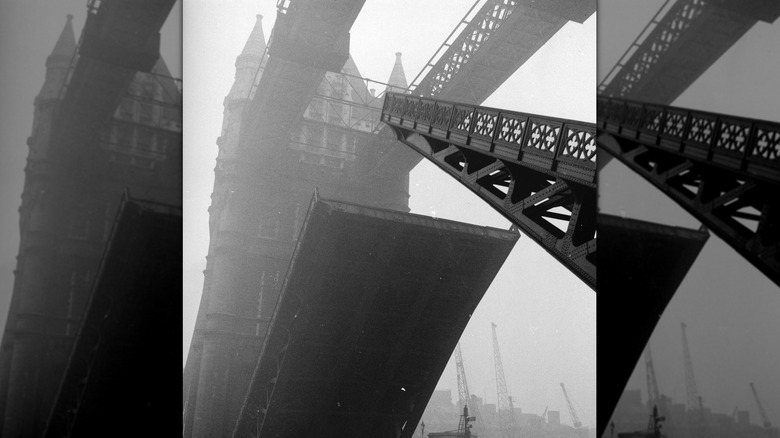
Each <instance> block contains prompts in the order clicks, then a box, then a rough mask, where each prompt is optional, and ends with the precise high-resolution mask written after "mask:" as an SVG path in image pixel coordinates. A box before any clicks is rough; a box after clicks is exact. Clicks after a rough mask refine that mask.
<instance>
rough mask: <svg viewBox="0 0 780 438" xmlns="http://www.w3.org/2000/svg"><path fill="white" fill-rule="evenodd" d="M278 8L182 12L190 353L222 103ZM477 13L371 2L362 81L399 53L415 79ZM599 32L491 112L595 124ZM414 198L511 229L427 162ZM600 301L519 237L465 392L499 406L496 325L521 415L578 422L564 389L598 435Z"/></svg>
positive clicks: (509, 89) (358, 27) (492, 298)
mask: <svg viewBox="0 0 780 438" xmlns="http://www.w3.org/2000/svg"><path fill="white" fill-rule="evenodd" d="M275 4H276V2H274V1H272V0H266V1H257V0H244V1H238V2H235V3H234V7H233V8H232V9H230V10H228V9H226V8H222V7H219V6H217V5H213V4H211V2H206V1H190V2H188V3H187V7H185V10H184V14H185V18H184V23H185V25H184V39H185V42H186V43H185V49H184V53H185V55H184V56H185V65H184V76H185V78H186V79H185V87H184V101H185V113H184V124H185V132H184V143H185V148H186V152H185V158H184V159H185V164H184V167H185V173H184V187H185V193H184V197H185V199H184V206H185V215H184V217H185V224H184V233H185V239H184V240H185V242H186V243H185V251H184V253H185V261H184V269H185V279H184V285H185V286H184V299H185V329H184V332H185V340H184V345H183V349H184V354H185V355H186V353H187V349H188V348H189V341H190V336H191V331H192V327H193V325H194V319H195V314H196V312H197V307H198V305H199V300H200V294H201V291H202V283H203V274H202V270H203V269H204V268H205V255H206V252H207V249H208V228H207V224H208V215H207V208H208V205H209V196H210V194H211V191H212V187H213V168H214V164H215V161H214V158H215V156H216V152H217V146H216V143H215V140H216V138H217V136H219V133H220V127H221V123H222V110H223V107H222V101H223V99H224V97H225V95H226V94H227V92H228V90H229V88H230V85H231V84H232V81H233V77H234V72H235V67H234V63H235V59H236V56H237V55H238V54H239V53H240V51H241V49H242V48H243V46H244V43H245V41H246V38H247V37H248V36H249V33H250V31H251V29H252V27H253V26H254V23H255V19H256V18H255V16H256V14H261V15H263V28H264V32H265V36H266V39H268V37H269V36H270V34H271V28H272V27H273V23H274V21H275V18H276V12H275ZM472 4H473V1H471V0H461V1H458V2H454V1H451V0H435V1H429V2H425V4H420V2H412V1H402V2H394V3H392V4H389V3H387V2H384V3H383V2H366V5H365V6H364V7H363V9H362V11H361V13H360V15H359V16H358V18H357V20H356V22H355V24H354V26H353V27H352V29H351V38H350V43H351V47H350V52H351V54H352V57H353V59H354V61H355V63H356V64H357V66H358V68H359V69H360V71H361V74H362V76H363V77H366V78H370V79H374V80H378V81H381V82H385V81H387V78H388V77H389V75H390V71H391V69H392V66H393V62H394V60H395V52H402V54H403V56H402V60H403V64H404V68H405V73H406V77H407V79H408V80H409V81H411V80H412V79H413V78H414V77H415V76H416V74H417V72H418V71H419V70H421V69H422V67H423V66H424V65H425V63H426V62H427V61H428V59H429V58H430V56H431V55H432V54H433V53H434V52H435V50H436V49H438V47H439V46H440V45H441V44H442V43H443V42H444V39H445V38H446V37H447V35H449V33H450V32H451V31H452V29H453V28H454V27H455V25H456V24H457V23H458V22H459V21H460V20H461V19H462V17H463V15H464V14H465V13H466V11H467V10H468V9H469V8H470V7H471V5H472ZM595 30H596V17H595V14H594V16H592V17H590V18H589V19H588V20H587V21H586V22H585V23H584V24H577V23H568V24H567V25H566V26H564V28H563V29H562V30H561V31H559V32H558V34H556V35H555V36H554V37H553V38H552V39H551V40H550V42H548V44H547V45H545V47H543V48H542V49H541V50H540V51H539V52H538V53H536V54H535V55H534V57H533V58H532V59H531V60H530V61H529V62H528V63H526V64H525V65H524V66H522V67H521V68H520V70H519V71H518V72H517V73H516V74H515V75H514V76H513V77H512V78H511V79H510V80H509V81H507V83H505V84H504V86H502V87H501V88H500V89H499V90H498V91H497V92H496V93H494V95H493V96H491V97H490V98H489V99H488V100H487V101H486V102H485V103H484V105H485V106H493V107H499V108H507V109H512V110H517V111H524V112H530V113H537V114H542V115H548V116H556V117H563V118H569V119H575V120H581V121H586V122H595V95H594V93H593V84H594V83H595V81H596V71H595ZM191 50H192V51H191ZM193 52H195V53H196V55H191V53H193ZM410 192H411V193H410V194H411V200H410V207H411V209H412V212H414V213H420V214H426V215H435V216H437V217H444V218H449V219H455V220H460V221H465V222H471V223H477V224H481V225H491V226H497V227H500V228H508V227H509V222H508V221H507V220H505V219H503V218H502V217H501V216H500V215H499V214H498V213H496V212H494V211H493V210H492V209H491V208H490V207H488V206H487V205H486V204H484V202H483V201H481V200H479V199H478V198H476V196H475V195H473V194H472V193H471V192H470V191H468V190H467V189H465V188H464V187H462V186H460V184H459V183H457V182H456V181H454V180H452V179H451V178H450V177H449V176H447V175H445V174H443V173H442V172H441V171H440V170H439V169H438V168H435V167H434V166H433V165H432V164H429V163H427V162H425V161H424V162H422V163H421V164H420V165H418V166H417V168H415V169H414V170H413V171H412V174H411V181H410ZM595 298H596V297H595V293H594V292H593V291H592V290H591V289H590V288H588V287H587V286H585V285H584V284H583V283H581V282H580V281H579V280H578V279H577V278H576V277H574V275H572V274H570V273H569V271H568V270H566V269H565V268H564V267H563V266H561V265H559V263H558V262H557V261H555V260H554V259H553V258H552V257H551V256H549V255H548V254H547V253H546V252H545V251H544V250H542V249H541V248H540V247H538V246H537V245H536V244H535V243H533V241H531V239H530V238H528V237H521V239H520V241H519V242H518V244H517V246H516V247H515V250H514V251H513V253H512V254H511V255H510V257H509V259H508V260H507V262H506V263H505V265H504V267H503V269H502V270H501V272H500V273H499V274H498V276H497V278H496V281H495V282H494V283H493V285H492V286H491V288H490V289H489V290H488V292H487V293H486V295H485V298H484V299H483V300H482V302H481V304H480V305H479V307H478V308H477V311H476V312H475V314H474V315H473V317H472V321H471V323H470V324H469V326H468V327H467V329H466V331H465V333H464V336H463V338H462V340H461V341H462V348H463V355H464V362H465V367H466V372H467V373H468V379H469V386H470V390H471V391H472V392H473V393H476V394H478V395H479V396H482V397H484V398H485V399H486V401H487V402H489V403H495V401H496V388H495V374H494V368H493V352H492V341H491V331H490V322H495V323H497V324H498V336H499V342H500V344H501V354H502V358H503V366H504V371H505V374H506V378H507V383H508V387H509V392H510V394H511V395H513V396H514V400H515V406H517V407H521V408H522V409H523V410H524V412H532V413H537V414H541V413H542V412H543V411H544V409H545V406H549V409H557V410H560V411H561V412H562V413H563V414H562V420H563V422H564V423H567V424H571V420H570V418H569V415H568V411H567V409H566V405H565V401H564V399H563V394H562V392H561V389H560V386H559V383H560V382H564V383H565V384H566V388H567V390H568V391H569V394H570V397H571V398H572V399H573V401H574V402H575V403H576V404H577V405H578V406H580V407H581V408H580V412H579V416H580V418H581V419H582V420H583V422H584V423H585V424H586V425H590V426H594V425H595V407H594V406H595V388H596V386H595V301H596V300H595ZM439 388H451V389H453V393H454V398H456V399H457V386H456V380H455V370H454V366H453V365H452V364H450V366H448V368H447V369H446V370H445V371H444V374H443V375H442V378H441V380H440V382H439Z"/></svg>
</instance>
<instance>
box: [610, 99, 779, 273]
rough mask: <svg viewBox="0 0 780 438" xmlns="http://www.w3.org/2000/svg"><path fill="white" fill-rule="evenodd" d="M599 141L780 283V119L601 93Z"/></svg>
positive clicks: (612, 153)
mask: <svg viewBox="0 0 780 438" xmlns="http://www.w3.org/2000/svg"><path fill="white" fill-rule="evenodd" d="M598 128H599V137H598V145H599V147H600V148H603V149H604V150H606V151H607V152H609V153H610V154H611V155H613V156H614V157H615V158H617V159H619V160H620V161H621V162H623V163H624V164H626V165H627V166H628V167H629V168H631V169H632V170H633V171H635V172H637V173H638V174H640V175H641V176H642V177H644V178H645V179H646V180H648V181H649V182H651V183H652V184H653V185H655V186H656V187H658V188H659V189H660V190H661V191H663V192H664V193H665V194H666V195H667V196H669V197H670V198H672V199H673V200H674V201H676V202H677V203H678V204H680V205H681V206H682V207H683V208H685V209H686V210H687V211H688V212H689V213H691V214H692V215H694V216H695V217H696V218H697V219H698V220H700V221H701V222H702V223H703V224H705V225H706V226H707V227H709V228H710V229H712V231H713V232H715V234H717V235H718V236H719V237H720V238H721V239H723V240H724V241H726V243H728V244H729V245H731V246H732V247H733V248H734V249H735V250H737V252H739V253H740V254H742V256H743V257H745V258H746V259H747V260H748V261H750V262H751V263H752V264H753V265H754V266H756V267H757V268H758V269H759V270H761V272H763V273H764V274H765V275H766V276H767V277H769V278H770V279H771V280H772V281H774V282H775V283H777V284H780V256H779V255H778V247H779V246H780V222H778V220H777V215H778V212H779V211H780V198H778V197H777V190H778V188H780V187H779V186H780V123H774V122H766V121H761V120H751V119H746V118H741V117H733V116H728V115H723V114H715V113H708V112H703V111H692V110H687V109H682V108H675V107H668V106H660V105H650V104H644V103H640V102H633V101H627V100H623V99H609V98H605V97H602V98H599V100H598Z"/></svg>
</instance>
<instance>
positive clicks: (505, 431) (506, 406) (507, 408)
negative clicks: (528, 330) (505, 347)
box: [490, 322, 517, 438]
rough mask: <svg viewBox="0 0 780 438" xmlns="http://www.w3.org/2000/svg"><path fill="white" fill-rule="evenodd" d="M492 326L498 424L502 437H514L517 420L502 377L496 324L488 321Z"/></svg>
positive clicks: (502, 368) (502, 371)
mask: <svg viewBox="0 0 780 438" xmlns="http://www.w3.org/2000/svg"><path fill="white" fill-rule="evenodd" d="M490 324H491V326H492V327H493V362H494V363H495V366H496V390H497V392H498V425H499V428H500V430H501V436H503V437H504V438H514V437H515V436H516V434H517V422H516V421H515V409H514V405H513V404H512V397H510V396H509V391H508V390H507V388H506V379H505V378H504V366H503V365H502V363H501V351H499V349H498V336H496V327H497V326H496V324H495V323H492V322H491V323H490Z"/></svg>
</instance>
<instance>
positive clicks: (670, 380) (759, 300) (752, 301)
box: [598, 0, 780, 424]
mask: <svg viewBox="0 0 780 438" xmlns="http://www.w3.org/2000/svg"><path fill="white" fill-rule="evenodd" d="M662 4H663V0H600V2H599V36H598V38H599V42H598V46H599V47H598V49H599V53H598V58H599V59H598V63H599V64H598V66H599V80H600V79H601V77H602V76H604V75H605V74H606V73H607V71H608V70H609V68H611V67H612V65H614V64H615V63H616V62H617V60H618V58H619V57H620V56H621V55H622V54H623V52H624V51H625V50H626V48H627V47H628V46H629V44H631V43H632V42H633V40H634V38H635V37H636V35H637V34H638V33H639V31H640V30H641V29H642V27H644V25H645V24H646V23H647V22H648V21H649V20H650V19H651V18H652V16H653V15H654V14H655V12H656V11H657V10H658V9H659V8H660V7H661V5H662ZM778 78H780V22H775V23H774V24H771V25H770V24H767V23H763V22H759V23H758V24H757V25H756V26H754V27H753V28H752V29H751V30H750V31H749V32H748V33H747V34H746V35H745V36H744V37H743V38H742V39H741V40H740V41H738V42H737V43H736V44H735V45H734V46H733V47H732V48H731V49H730V50H729V51H728V52H727V53H725V54H724V55H723V57H721V59H719V60H718V62H716V63H715V64H714V65H713V66H712V67H711V68H710V69H709V70H708V71H707V72H706V73H705V74H703V75H702V76H701V77H700V78H699V80H698V81H696V82H695V83H694V84H693V85H692V86H691V87H690V88H689V89H688V90H687V91H686V92H685V93H684V94H683V95H682V96H680V97H679V98H678V99H677V100H676V101H675V102H674V103H673V105H676V106H682V107H687V108H693V109H699V110H706V111H713V112H720V113H726V114H733V115H739V116H745V117H752V118H759V119H764V120H770V121H775V122H778V121H780V86H778ZM599 194H600V197H599V199H600V201H601V205H600V207H601V210H602V211H603V212H606V213H612V214H623V215H625V216H627V217H632V218H637V219H645V220H652V221H656V222H661V223H665V224H671V225H678V226H686V227H690V228H698V227H699V222H698V221H696V220H695V219H694V218H693V217H692V216H690V215H688V214H687V213H686V212H685V211H684V210H683V209H682V208H680V207H678V206H677V204H676V203H674V202H672V201H670V200H669V199H668V198H666V197H665V195H663V194H662V193H661V192H660V191H658V190H656V189H655V188H653V187H652V186H650V184H649V183H646V182H645V181H644V180H643V179H641V178H640V177H638V176H635V175H633V174H632V173H631V172H630V171H629V170H627V168H626V167H625V166H623V165H622V164H620V163H619V162H617V160H612V162H610V164H609V165H608V166H607V167H606V168H605V169H604V171H603V172H602V173H601V174H600V175H599ZM680 322H685V323H686V324H687V325H688V329H687V335H688V343H689V346H690V351H691V356H692V362H693V367H694V373H695V375H696V383H697V386H698V389H699V393H700V395H701V396H702V398H703V401H704V405H705V407H709V408H712V409H713V411H716V412H721V413H725V414H727V415H730V414H731V413H732V412H733V411H734V408H735V407H738V408H739V409H740V410H744V409H747V410H750V413H751V421H752V422H753V423H754V424H760V420H759V416H758V409H757V408H756V404H755V402H754V400H753V398H752V394H751V392H750V388H749V386H748V383H749V382H751V381H752V382H755V384H756V388H757V390H758V392H759V395H760V396H761V399H762V403H763V404H764V407H765V409H766V411H767V414H768V415H769V417H770V420H771V421H772V422H773V423H775V424H776V423H778V422H780V371H779V370H780V289H779V288H778V287H777V286H776V285H774V283H772V282H770V281H769V280H768V279H767V278H766V277H765V276H764V275H763V274H761V273H760V272H759V271H758V270H757V269H755V268H753V266H752V265H750V264H749V263H748V262H746V261H745V260H744V259H743V258H742V257H741V256H739V255H738V254H737V253H736V252H735V251H734V250H732V249H731V247H729V246H728V245H726V244H725V243H724V242H723V241H721V240H720V239H718V238H717V237H716V236H715V235H712V236H711V237H710V239H709V241H708V243H707V244H706V246H705V247H704V249H703V250H702V252H701V254H700V256H699V257H698V259H697V260H696V262H695V263H694V265H693V267H692V268H691V270H690V272H689V273H688V276H687V277H686V279H685V280H684V281H683V283H682V285H681V286H680V288H679V289H678V291H677V293H676V295H675V297H674V298H673V299H672V301H671V303H670V305H669V307H668V308H667V311H666V312H665V313H664V315H663V316H662V318H661V321H660V323H659V325H658V327H657V329H656V331H655V333H654V334H653V336H652V338H651V341H650V342H651V345H652V352H653V361H654V365H655V370H656V374H657V377H658V385H659V390H660V392H661V393H662V394H667V395H669V396H671V397H672V398H673V399H674V400H675V401H676V402H682V403H685V400H686V395H685V378H684V370H683V356H682V338H681V336H682V335H681V330H680ZM629 387H630V388H635V389H641V390H642V394H643V400H646V397H647V395H646V384H645V367H644V359H642V360H641V363H640V364H639V365H638V366H637V368H636V369H635V370H634V375H633V376H632V378H631V380H630V383H629Z"/></svg>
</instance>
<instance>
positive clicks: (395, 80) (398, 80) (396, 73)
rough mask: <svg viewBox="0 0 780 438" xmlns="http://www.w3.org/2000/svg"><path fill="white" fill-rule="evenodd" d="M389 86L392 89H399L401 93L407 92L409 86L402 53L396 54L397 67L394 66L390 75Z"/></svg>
mask: <svg viewBox="0 0 780 438" xmlns="http://www.w3.org/2000/svg"><path fill="white" fill-rule="evenodd" d="M387 84H388V85H390V87H388V88H391V90H392V89H395V88H399V89H400V90H395V91H401V90H405V89H406V87H408V86H409V84H408V83H407V82H406V74H404V66H403V64H402V63H401V52H396V54H395V65H393V71H392V72H391V73H390V79H388V80H387Z"/></svg>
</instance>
